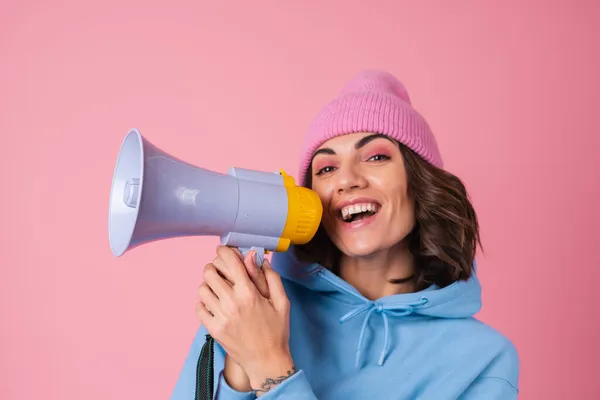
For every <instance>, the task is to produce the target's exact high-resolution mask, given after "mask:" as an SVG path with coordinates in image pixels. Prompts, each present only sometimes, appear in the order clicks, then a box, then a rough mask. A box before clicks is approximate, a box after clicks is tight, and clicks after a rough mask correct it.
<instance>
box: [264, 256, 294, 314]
mask: <svg viewBox="0 0 600 400" xmlns="http://www.w3.org/2000/svg"><path fill="white" fill-rule="evenodd" d="M263 265H264V267H263V271H264V274H265V279H266V280H267V285H269V292H270V293H271V301H272V302H273V305H274V306H275V308H276V309H277V310H280V311H284V310H287V309H288V307H289V299H288V297H287V294H286V293H285V288H284V287H283V282H282V281H281V277H280V276H279V274H278V273H277V272H275V270H274V269H273V268H272V267H271V263H270V262H269V260H267V259H265V262H264V264H263Z"/></svg>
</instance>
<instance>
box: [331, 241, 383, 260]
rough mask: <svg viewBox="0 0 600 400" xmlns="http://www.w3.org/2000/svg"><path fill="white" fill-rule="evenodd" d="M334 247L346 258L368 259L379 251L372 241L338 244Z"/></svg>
mask: <svg viewBox="0 0 600 400" xmlns="http://www.w3.org/2000/svg"><path fill="white" fill-rule="evenodd" d="M336 246H337V247H338V249H340V251H341V252H342V253H343V254H345V255H346V256H347V257H368V256H370V255H373V254H375V253H377V252H378V251H380V250H381V249H380V248H379V246H378V245H377V244H376V243H373V240H372V239H369V240H363V241H352V242H351V243H347V242H345V243H339V244H336Z"/></svg>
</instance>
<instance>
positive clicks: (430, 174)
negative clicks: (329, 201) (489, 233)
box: [294, 141, 482, 290]
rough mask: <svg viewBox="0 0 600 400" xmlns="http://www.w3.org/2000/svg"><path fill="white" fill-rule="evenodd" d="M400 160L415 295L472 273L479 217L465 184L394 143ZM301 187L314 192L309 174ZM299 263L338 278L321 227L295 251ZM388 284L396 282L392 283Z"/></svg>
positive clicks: (334, 254)
mask: <svg viewBox="0 0 600 400" xmlns="http://www.w3.org/2000/svg"><path fill="white" fill-rule="evenodd" d="M396 143H397V144H398V146H399V147H400V153H401V154H402V157H403V159H404V165H405V169H406V173H407V178H408V194H409V196H411V197H412V198H413V200H414V202H415V220H416V223H415V226H414V228H413V230H412V231H411V232H410V234H409V235H408V236H407V237H406V238H405V240H406V241H407V242H408V246H409V249H410V252H411V253H412V255H413V259H414V267H415V275H414V277H413V279H414V281H415V284H416V287H417V290H421V289H423V288H425V287H427V286H429V285H431V284H436V285H438V286H440V287H445V286H448V285H450V284H452V283H453V282H456V281H458V280H467V279H468V278H470V277H471V275H472V273H473V262H474V259H475V253H476V250H477V245H478V244H479V247H480V248H482V245H481V238H480V234H479V222H478V220H477V214H476V213H475V210H474V208H473V205H472V204H471V201H470V200H469V196H468V194H467V190H466V188H465V185H464V184H463V182H462V181H461V180H460V179H459V178H458V177H456V176H455V175H453V174H451V173H449V172H447V171H445V170H443V169H440V168H437V167H435V166H434V165H432V164H430V163H428V162H426V161H425V160H424V159H423V158H421V156H419V155H418V154H417V153H415V152H414V151H413V150H411V149H410V148H408V147H407V146H405V145H404V144H402V143H399V142H397V141H396ZM303 186H305V187H307V188H312V169H310V168H309V170H308V171H307V173H306V178H305V181H304V182H303ZM294 253H295V255H296V257H297V258H298V260H299V261H301V262H310V263H318V264H320V265H322V266H323V267H325V268H327V269H329V270H332V271H333V272H334V273H338V270H339V261H340V257H341V252H340V251H339V249H337V247H336V246H335V245H334V244H333V242H331V240H330V239H329V236H328V235H327V233H326V232H325V230H324V229H323V226H320V227H319V229H318V231H317V233H316V234H315V236H314V237H313V239H312V240H311V241H310V242H309V243H307V244H305V245H300V246H295V247H294ZM391 282H396V281H394V280H392V281H391Z"/></svg>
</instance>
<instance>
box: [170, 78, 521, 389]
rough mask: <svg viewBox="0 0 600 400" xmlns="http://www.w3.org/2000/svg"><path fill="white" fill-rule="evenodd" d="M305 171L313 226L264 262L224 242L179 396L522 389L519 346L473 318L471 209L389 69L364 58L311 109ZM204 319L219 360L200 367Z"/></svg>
mask: <svg viewBox="0 0 600 400" xmlns="http://www.w3.org/2000/svg"><path fill="white" fill-rule="evenodd" d="M300 178H301V181H302V182H303V183H304V185H305V186H307V187H309V188H311V189H313V190H314V191H315V192H316V193H317V194H318V196H319V198H320V199H321V202H322V203H323V218H322V223H321V226H320V228H319V230H318V232H317V234H316V235H315V237H314V238H313V239H312V240H311V241H310V242H309V243H308V244H306V245H302V246H295V247H292V248H291V249H290V250H288V251H287V252H285V253H275V254H274V255H273V259H272V264H273V265H272V267H271V265H270V264H269V263H268V262H266V263H265V265H264V266H263V268H262V270H259V269H258V268H257V266H255V265H253V264H252V261H251V260H252V257H251V256H247V257H246V259H244V260H242V258H241V256H240V255H239V254H236V253H235V252H234V251H233V250H231V249H227V248H220V249H219V250H218V254H217V257H216V258H215V259H214V260H213V262H212V263H209V264H208V265H207V266H206V269H205V273H204V277H205V282H204V283H203V284H202V287H201V289H200V296H199V297H200V301H199V304H198V317H199V319H200V321H201V323H202V327H201V328H200V329H199V330H198V333H197V336H196V339H195V341H194V343H193V345H192V349H191V350H190V353H189V355H188V358H187V360H186V363H185V365H184V369H183V371H182V373H181V376H180V379H179V381H178V383H177V387H176V389H175V393H174V396H173V398H175V399H189V398H192V397H193V394H194V393H196V394H198V393H206V391H207V390H208V391H210V394H211V395H212V394H215V395H217V397H218V398H219V399H240V400H241V399H254V398H256V397H261V398H263V399H292V400H315V399H321V400H323V399H416V398H418V399H436V400H441V399H462V400H469V399H487V400H494V399H496V400H500V399H502V400H507V399H516V398H517V393H518V378H519V358H518V354H517V351H516V349H515V347H514V346H513V344H512V342H511V341H510V340H509V339H507V338H506V337H505V336H504V335H502V334H501V333H500V332H498V331H496V330H494V329H493V328H491V327H489V326H488V325H486V324H484V323H482V322H480V321H478V320H476V319H475V318H474V315H475V314H476V313H477V312H478V311H479V309H480V307H481V287H480V285H479V281H478V279H477V276H476V274H475V253H476V248H477V244H480V243H479V225H478V222H477V216H476V213H475V211H474V209H473V206H472V205H471V202H470V201H469V197H468V195H467V191H466V189H465V187H464V185H463V184H462V182H461V181H460V179H459V178H458V177H456V176H454V175H452V174H451V173H449V172H447V171H445V170H444V169H443V165H442V158H441V156H440V154H439V151H438V147H437V144H436V141H435V138H434V136H433V134H432V132H431V131H430V129H429V126H428V125H427V123H426V122H425V120H424V119H423V117H421V116H420V115H419V113H417V111H415V109H414V108H413V107H412V105H411V102H410V99H409V97H408V94H407V92H406V90H405V88H404V86H403V85H402V84H401V83H400V82H399V81H398V80H397V79H396V78H395V77H394V76H393V75H391V74H389V73H387V72H383V71H365V72H362V73H360V74H358V76H356V77H355V78H354V79H353V80H351V81H350V82H349V83H348V84H347V85H346V87H345V88H344V89H343V90H342V93H341V94H340V95H339V96H338V98H336V99H334V100H333V101H332V102H331V103H329V104H328V105H326V107H325V108H324V109H323V110H322V111H321V112H320V113H318V114H317V116H316V118H315V120H314V122H313V124H312V125H311V128H310V130H309V132H308V135H307V137H306V140H305V146H304V148H303V150H302V158H301V170H300ZM217 272H218V273H217ZM219 274H221V275H219ZM206 335H209V336H208V337H209V338H214V339H215V340H216V342H217V343H218V346H216V350H215V353H214V365H215V372H216V373H215V375H214V376H213V377H211V376H208V377H201V379H197V378H196V366H197V365H198V364H197V362H198V357H199V356H200V353H201V351H202V350H201V349H202V348H205V349H206V347H203V345H204V341H205V336H206ZM203 356H206V353H205V352H204V353H203ZM205 378H206V379H205ZM213 384H214V389H213ZM203 391H204V392H203Z"/></svg>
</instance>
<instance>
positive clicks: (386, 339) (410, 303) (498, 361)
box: [171, 251, 519, 400]
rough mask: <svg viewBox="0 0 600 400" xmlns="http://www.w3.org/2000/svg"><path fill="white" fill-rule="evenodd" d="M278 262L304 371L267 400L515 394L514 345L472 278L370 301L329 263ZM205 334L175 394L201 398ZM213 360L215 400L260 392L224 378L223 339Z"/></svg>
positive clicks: (277, 258)
mask: <svg viewBox="0 0 600 400" xmlns="http://www.w3.org/2000/svg"><path fill="white" fill-rule="evenodd" d="M272 265H273V269H275V270H276V271H277V272H278V273H279V274H280V275H281V277H282V279H283V283H284V286H285V289H286V293H287V295H288V297H289V299H290V305H291V312H290V350H291V353H292V358H293V360H294V363H295V365H296V369H297V371H298V372H297V373H296V374H294V375H293V376H291V377H290V378H288V379H287V380H285V381H284V382H283V383H281V384H279V385H278V386H276V387H274V388H273V389H271V390H270V391H269V392H267V393H266V394H264V395H262V396H261V399H262V400H274V399H289V400H317V399H319V400H324V399H346V400H352V399H411V400H412V399H422V400H426V399H432V400H445V399H463V400H468V399H485V400H495V399H498V400H500V399H501V400H510V399H516V398H517V393H518V389H517V388H518V376H519V358H518V355H517V351H516V349H515V347H514V346H513V344H512V343H511V341H509V340H508V339H507V338H506V337H504V336H503V335H502V334H500V333H499V332H497V331H496V330H494V329H492V328H491V327H489V326H487V325H485V324H484V323H482V322H480V321H477V320H476V319H474V318H473V315H474V314H475V313H477V312H478V311H479V309H480V307H481V286H480V284H479V280H478V279H477V277H476V276H475V275H474V276H473V277H472V278H471V279H470V280H469V281H466V282H465V281H461V282H456V283H454V284H452V285H450V286H448V287H445V288H438V287H436V286H432V287H429V288H427V289H425V290H423V291H420V292H416V293H409V294H398V295H392V296H386V297H382V298H380V299H378V300H376V301H370V300H368V299H367V298H365V297H364V296H363V295H361V294H360V293H359V292H358V291H357V290H356V289H355V288H354V287H353V286H351V285H350V284H348V283H347V282H346V281H344V280H343V279H341V278H339V277H338V276H336V275H335V274H333V273H332V272H330V271H329V270H327V269H324V268H319V266H318V265H310V266H304V267H302V268H300V267H299V266H298V263H297V262H295V259H294V258H293V256H292V254H291V252H290V251H288V252H286V253H274V254H273V258H272ZM315 271H317V272H315ZM311 272H313V273H311ZM206 333H207V332H206V330H205V329H204V327H201V328H200V329H199V330H198V332H197V334H196V337H195V339H194V341H193V343H192V346H191V349H190V351H189V354H188V356H187V359H186V360H185V363H184V366H183V370H182V372H181V374H180V377H179V379H178V381H177V384H176V386H175V390H174V392H173V394H172V397H171V399H173V400H184V399H186V400H192V399H194V392H195V388H196V365H197V362H198V356H199V354H200V349H201V348H202V345H203V344H204V340H205V335H206ZM214 359H215V364H214V366H215V380H214V383H215V384H214V388H215V399H219V400H250V399H255V398H256V396H255V395H254V394H253V393H252V392H238V391H236V390H234V389H232V388H231V387H230V386H229V385H227V382H226V381H225V379H224V378H223V374H222V370H223V365H224V360H225V352H224V351H223V349H222V347H221V346H219V345H218V344H217V343H216V342H215V356H214Z"/></svg>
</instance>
